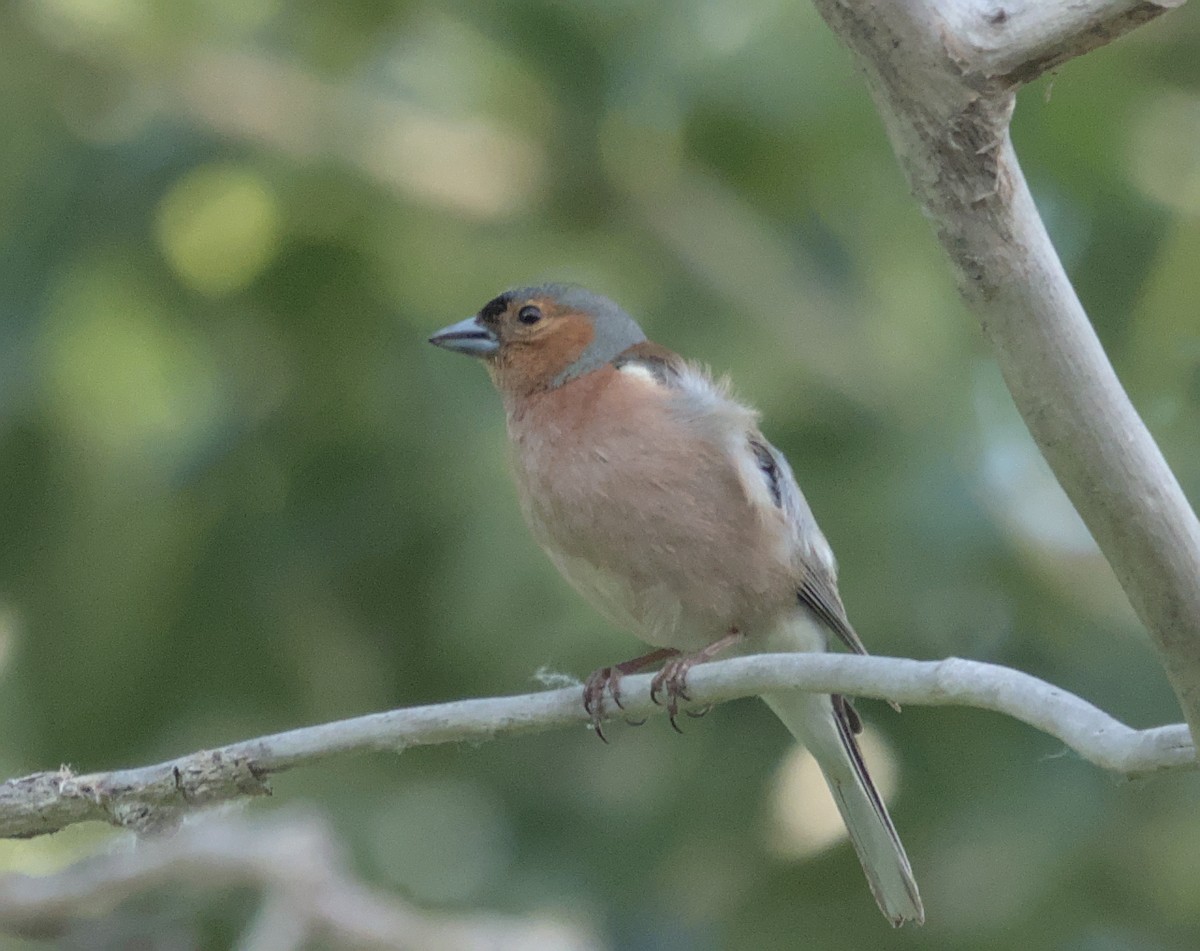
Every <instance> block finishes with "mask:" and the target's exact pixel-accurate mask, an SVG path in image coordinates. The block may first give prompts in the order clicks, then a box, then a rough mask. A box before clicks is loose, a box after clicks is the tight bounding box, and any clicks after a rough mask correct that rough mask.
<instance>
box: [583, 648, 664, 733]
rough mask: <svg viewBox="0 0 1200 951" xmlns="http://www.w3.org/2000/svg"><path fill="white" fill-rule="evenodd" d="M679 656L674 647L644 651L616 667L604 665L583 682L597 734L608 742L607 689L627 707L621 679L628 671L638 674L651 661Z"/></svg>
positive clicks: (586, 705)
mask: <svg viewBox="0 0 1200 951" xmlns="http://www.w3.org/2000/svg"><path fill="white" fill-rule="evenodd" d="M678 655H679V651H677V650H675V649H674V648H673V647H663V648H660V649H659V650H656V651H651V652H650V653H649V654H643V655H642V656H641V657H635V658H633V659H632V660H627V661H625V663H623V664H614V665H613V666H612V667H601V668H600V669H599V670H594V671H592V673H591V674H589V675H588V679H587V680H585V681H584V683H583V709H584V710H585V711H587V714H588V716H590V717H591V718H592V729H593V730H594V731H595V733H596V736H598V737H600V739H602V740H603V741H604V742H605V743H607V742H608V737H606V736H605V735H604V714H605V706H606V704H605V700H604V694H605V692H607V693H608V694H609V695H610V696H611V697H612V699H613V703H615V704H616V705H617V707H618V709H621V710H624V709H625V706H624V705H623V704H622V703H621V678H622V677H623V676H624V675H625V674H632V673H635V672H637V671H639V670H641V669H643V668H644V667H649V666H650V665H651V664H657V663H658V662H659V661H660V660H666V659H668V658H673V657H677V656H678ZM626 722H627V723H629V724H630V725H631V726H641V725H642V724H643V723H645V722H646V721H645V720H628V719H627V720H626Z"/></svg>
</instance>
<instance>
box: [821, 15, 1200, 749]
mask: <svg viewBox="0 0 1200 951" xmlns="http://www.w3.org/2000/svg"><path fill="white" fill-rule="evenodd" d="M815 3H816V6H817V8H818V9H819V10H820V12H821V14H822V16H824V17H825V19H826V21H827V22H828V23H829V25H830V26H831V27H832V28H833V30H834V32H835V33H837V35H838V36H839V37H840V38H841V39H842V41H843V42H845V43H846V44H847V45H848V46H849V47H850V48H851V50H852V51H853V52H854V53H855V54H856V56H857V58H858V62H859V64H860V65H861V66H862V68H863V71H864V73H865V74H866V77H867V84H868V86H869V88H870V91H871V94H872V96H873V97H874V99H875V103H876V106H877V107H878V109H879V112H880V115H881V117H882V119H883V122H884V125H885V127H886V128H887V131H888V135H889V137H890V138H891V141H892V146H893V148H894V149H895V152H896V155H897V158H898V159H899V160H900V164H901V166H902V167H903V169H904V171H905V174H906V175H907V176H908V179H909V182H910V184H911V186H912V189H913V192H914V194H915V195H916V197H917V199H918V200H919V201H920V202H921V204H922V206H923V208H924V210H925V213H926V216H927V217H928V218H929V219H930V220H931V221H932V222H933V224H934V227H935V229H936V230H937V235H938V239H939V240H940V241H941V243H942V245H943V247H944V248H945V249H946V251H947V253H948V254H949V255H950V259H951V262H952V263H953V264H954V267H955V269H956V271H957V276H958V279H959V285H960V288H961V290H962V293H963V296H964V297H965V298H966V301H967V303H968V304H969V306H970V307H971V309H972V310H973V311H974V312H975V315H976V316H977V317H978V318H979V321H980V323H981V324H982V327H983V331H984V334H985V335H986V336H987V337H988V339H989V340H990V341H991V343H992V346H993V347H994V349H995V352H996V359H997V361H998V363H999V365H1000V369H1001V371H1002V372H1003V374H1004V378H1005V381H1006V382H1007V384H1008V388H1009V391H1010V392H1011V393H1012V396H1013V400H1014V402H1015V403H1016V406H1017V409H1018V410H1019V411H1020V413H1021V415H1022V417H1024V419H1025V424H1026V425H1027V426H1028V427H1029V431H1030V433H1031V434H1032V435H1033V438H1034V440H1035V441H1036V442H1037V444H1038V446H1039V448H1040V449H1041V451H1042V454H1043V455H1044V456H1045V457H1046V460H1047V461H1048V462H1049V464H1050V467H1051V468H1052V469H1053V470H1054V473H1055V475H1056V476H1057V477H1058V481H1059V482H1060V483H1061V484H1062V486H1063V488H1064V489H1065V490H1066V492H1067V495H1068V496H1069V497H1070V499H1071V501H1072V503H1073V504H1074V505H1075V507H1076V509H1078V511H1079V514H1080V515H1081V516H1082V517H1083V520H1084V522H1085V523H1086V524H1087V526H1088V528H1089V529H1090V531H1091V533H1092V535H1093V537H1094V538H1095V539H1096V542H1097V544H1098V545H1099V546H1100V549H1101V551H1103V552H1104V555H1105V557H1106V558H1107V559H1108V561H1109V563H1110V564H1111V565H1112V567H1113V570H1114V572H1115V573H1116V576H1117V579H1118V580H1119V581H1120V583H1121V586H1122V588H1123V589H1124V590H1125V593H1126V595H1127V596H1128V598H1129V600H1130V603H1131V604H1132V605H1133V608H1134V610H1135V611H1136V612H1137V614H1138V616H1139V617H1140V618H1141V619H1142V621H1143V622H1144V623H1145V625H1146V627H1147V628H1148V629H1149V631H1150V633H1151V635H1152V637H1153V639H1154V643H1155V645H1156V647H1157V649H1158V651H1159V654H1160V657H1161V660H1162V662H1163V665H1164V667H1165V668H1166V671H1167V676H1168V678H1169V679H1170V681H1171V685H1172V686H1173V687H1174V689H1175V693H1176V694H1177V696H1178V697H1179V701H1180V704H1181V706H1182V708H1183V712H1184V716H1185V717H1186V718H1187V721H1188V724H1189V725H1190V727H1191V731H1192V736H1193V738H1195V737H1196V736H1200V583H1198V581H1197V579H1200V522H1198V521H1197V519H1196V515H1195V513H1194V512H1193V511H1192V509H1191V507H1190V506H1189V504H1188V501H1187V499H1186V497H1185V496H1184V494H1183V491H1182V490H1181V489H1180V487H1179V483H1178V482H1177V481H1176V480H1175V477H1174V475H1173V474H1172V473H1171V470H1170V468H1169V467H1168V466H1167V464H1166V461H1165V460H1164V459H1163V457H1162V454H1161V452H1159V449H1158V446H1157V445H1156V444H1155V442H1154V440H1153V438H1152V437H1151V436H1150V433H1149V432H1148V431H1147V429H1146V427H1145V425H1144V424H1143V423H1142V421H1141V419H1140V418H1139V417H1138V415H1137V411H1136V410H1135V409H1134V408H1133V406H1132V404H1131V403H1130V402H1129V398H1128V397H1127V396H1126V394H1125V391H1124V390H1123V389H1122V388H1121V384H1120V382H1119V381H1118V379H1117V376H1116V374H1115V373H1114V372H1113V369H1112V366H1111V364H1110V363H1109V362H1108V358H1107V356H1106V355H1105V353H1104V350H1103V348H1102V347H1101V346H1100V342H1099V340H1097V338H1096V334H1095V332H1094V331H1093V329H1092V326H1091V324H1090V323H1089V322H1088V319H1087V314H1086V313H1085V312H1084V310H1083V307H1082V305H1081V304H1080V302H1079V299H1078V298H1077V297H1076V295H1075V291H1074V289H1073V288H1072V287H1071V283H1070V281H1069V279H1068V278H1067V275H1066V272H1065V271H1064V270H1063V267H1062V264H1061V263H1060V261H1059V259H1058V255H1057V254H1056V253H1055V250H1054V247H1053V245H1052V244H1051V242H1050V238H1049V236H1048V235H1047V234H1046V229H1045V227H1044V226H1043V224H1042V220H1041V217H1040V216H1039V215H1038V212H1037V209H1036V207H1035V206H1034V203H1033V198H1032V196H1031V195H1030V193H1029V189H1028V187H1027V185H1026V183H1025V178H1024V176H1023V175H1022V173H1021V168H1020V166H1019V164H1018V163H1017V157H1016V154H1015V153H1014V151H1013V148H1012V143H1011V141H1010V140H1009V135H1008V123H1009V118H1010V116H1011V114H1012V109H1013V104H1014V85H1015V84H1016V83H1019V82H1021V81H1023V80H1026V79H1029V78H1032V77H1033V76H1036V75H1037V74H1038V73H1040V72H1041V71H1042V70H1044V69H1046V68H1047V66H1048V65H1054V64H1057V63H1061V62H1063V61H1065V60H1066V59H1069V58H1070V57H1072V56H1075V55H1078V54H1079V53H1082V52H1085V51H1087V50H1089V49H1092V48H1093V47H1095V46H1097V45H1099V44H1100V43H1103V42H1107V41H1108V40H1109V39H1112V38H1113V37H1114V36H1116V35H1118V34H1119V33H1121V32H1122V31H1124V30H1128V29H1130V28H1132V27H1133V26H1136V25H1137V24H1138V23H1140V22H1143V21H1144V20H1146V19H1148V18H1150V17H1151V16H1154V15H1157V14H1158V13H1160V12H1162V11H1163V10H1164V9H1166V8H1167V7H1169V6H1171V5H1173V4H1172V3H1171V2H1160V3H1149V2H1116V0H1079V2H1073V3H1069V4H1055V3H1039V2H1036V0H910V2H904V3H897V2H895V0H815ZM989 31H990V32H989Z"/></svg>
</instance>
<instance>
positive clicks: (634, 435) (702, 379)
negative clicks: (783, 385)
mask: <svg viewBox="0 0 1200 951" xmlns="http://www.w3.org/2000/svg"><path fill="white" fill-rule="evenodd" d="M430 342H431V343H434V344H436V345H437V346H439V347H444V348H446V349H447V350H453V351H456V352H458V353H463V354H467V355H469V356H474V357H478V358H480V359H481V360H482V361H483V362H484V365H485V366H486V367H487V370H488V373H489V375H490V376H491V378H492V382H493V383H494V384H495V386H496V389H497V390H498V391H499V392H500V396H501V398H502V399H503V401H504V409H505V412H506V415H507V420H508V433H509V437H510V440H511V443H512V448H513V460H514V468H515V473H516V481H517V488H518V494H519V497H520V501H521V508H522V510H523V512H524V515H525V518H526V521H527V522H528V523H529V527H530V528H531V530H532V532H533V535H534V537H535V538H536V539H537V541H538V542H539V544H540V545H541V546H542V548H544V549H545V551H546V553H547V554H548V555H549V556H550V560H551V561H553V562H554V564H555V565H556V566H557V567H558V569H559V571H560V572H562V574H563V575H564V576H565V577H566V578H567V580H568V581H569V582H570V583H571V584H572V585H573V586H574V587H575V588H576V589H578V591H579V592H580V593H581V594H582V595H583V596H584V597H585V598H586V599H587V600H589V601H590V602H591V603H592V604H593V605H594V606H595V607H596V608H597V609H599V611H600V612H601V613H602V614H604V615H605V616H606V617H607V618H609V619H610V620H611V621H612V622H613V623H614V624H616V625H618V626H620V627H622V628H625V629H626V630H628V631H630V632H631V633H633V634H635V635H636V636H637V637H639V638H640V639H641V640H643V641H645V642H646V643H647V644H650V645H651V646H653V647H655V648H656V650H654V651H652V652H651V653H649V654H646V655H644V656H642V657H638V658H635V659H633V660H630V661H626V662H625V663H623V664H617V665H615V666H612V667H603V668H601V669H600V670H597V671H596V672H595V673H593V674H592V675H591V676H590V677H589V678H588V680H587V682H586V684H585V686H584V706H585V707H586V709H587V710H588V712H589V714H590V715H591V716H592V719H593V725H594V726H595V728H596V730H597V732H600V730H601V721H602V719H603V718H604V715H605V693H606V692H607V693H608V694H609V695H611V696H612V698H613V700H614V701H615V702H616V703H617V705H618V706H619V705H620V679H621V675H622V674H628V673H631V672H633V671H635V670H639V669H642V668H644V667H647V666H650V665H651V664H654V663H657V662H660V661H664V662H665V664H664V666H663V668H662V670H661V671H659V673H658V674H657V675H656V676H655V678H654V680H653V681H652V687H653V689H652V695H653V696H654V697H655V699H656V700H658V698H659V697H660V696H661V697H662V698H663V700H664V701H665V702H666V704H667V706H668V708H669V711H670V714H671V721H672V724H674V722H675V715H676V713H677V711H678V708H679V701H680V699H681V698H682V699H685V700H686V699H687V693H686V679H687V672H688V669H689V668H690V667H691V666H693V665H694V664H696V663H698V662H700V661H704V660H708V659H710V658H712V657H715V656H716V655H717V654H719V653H722V652H725V651H741V652H749V651H823V650H826V649H827V647H828V641H829V635H830V634H831V633H832V634H833V635H835V636H836V637H837V638H838V639H839V640H841V641H842V642H843V644H844V645H845V646H846V647H848V648H849V649H850V650H852V651H855V652H856V653H860V654H865V653H866V650H865V649H864V648H863V645H862V641H861V640H859V637H858V635H857V634H856V633H855V631H854V628H853V627H851V625H850V621H849V620H848V619H847V617H846V609H845V608H844V607H843V605H842V599H841V597H840V595H839V594H838V589H837V567H836V563H835V561H834V557H833V552H832V550H831V549H830V547H829V543H828V542H826V540H825V536H824V535H822V534H821V530H820V529H819V528H818V527H817V523H816V520H815V519H814V518H813V514H812V511H811V509H809V507H808V503H807V502H806V501H805V499H804V496H803V494H802V493H801V492H800V488H799V487H798V486H797V484H796V480H795V477H794V476H793V475H792V470H791V468H790V467H789V466H788V463H787V460H786V459H784V457H783V455H782V454H781V453H780V452H779V450H777V449H776V448H775V447H774V446H772V445H771V444H770V443H769V442H768V441H767V440H766V438H765V437H764V436H763V435H762V433H761V432H760V431H759V429H758V421H757V414H756V413H755V411H754V410H752V409H750V408H749V407H747V406H745V405H744V404H742V403H741V402H739V401H737V400H736V399H734V398H733V397H732V396H731V395H730V393H729V389H728V385H727V384H726V383H725V382H724V381H714V380H713V378H712V377H711V376H710V374H709V373H708V371H707V370H705V369H703V368H701V367H699V366H697V365H695V364H692V363H688V362H685V361H684V360H683V359H682V358H681V357H679V356H678V355H677V354H675V353H672V352H671V351H670V350H667V349H666V348H664V347H661V346H659V345H658V344H656V343H651V342H650V341H648V340H647V339H646V335H645V334H644V333H642V330H641V328H640V327H639V326H638V325H637V323H636V322H635V321H634V320H633V318H632V317H630V316H629V315H628V314H626V313H625V311H623V310H622V309H621V308H620V307H618V306H617V305H616V304H615V303H613V302H612V301H610V300H608V299H607V298H605V297H601V296H600V295H598V294H593V293H591V292H589V291H587V290H584V289H583V288H580V287H576V286H572V285H562V284H547V285H544V286H540V287H523V288H518V289H516V290H511V291H507V292H506V293H504V294H501V295H500V296H499V297H496V298H495V299H493V300H491V301H489V302H488V303H487V304H485V305H484V306H483V308H482V309H481V310H480V311H479V313H478V314H476V315H475V316H473V317H469V318H467V319H466V320H464V321H461V322H460V323H457V324H454V325H452V326H450V327H446V328H445V329H444V330H441V331H439V332H438V333H436V334H434V336H433V337H431V338H430ZM763 699H764V700H765V701H766V702H767V704H768V705H769V706H770V708H771V709H772V710H773V711H774V712H775V714H776V715H777V716H778V717H779V718H780V719H781V720H782V721H783V723H784V725H785V726H786V727H787V728H788V730H789V731H790V732H791V733H792V734H793V736H795V737H796V739H797V740H799V741H800V742H801V743H803V744H804V745H805V746H807V747H808V749H809V750H810V751H811V752H812V754H813V756H814V758H815V759H816V761H817V763H818V764H820V767H821V770H822V772H823V773H824V775H825V780H826V782H827V784H828V785H829V790H830V792H831V793H832V794H833V797H834V799H835V800H836V802H837V806H838V809H839V810H840V811H841V814H842V818H843V819H844V820H845V823H846V827H847V829H848V830H849V833H850V840H851V842H852V843H853V844H854V848H855V851H856V852H857V853H858V857H859V860H860V861H861V862H862V866H863V869H864V871H865V872H866V876H867V881H868V882H869V883H870V886H871V892H872V893H873V894H874V896H875V900H876V902H877V903H878V904H879V907H880V909H881V910H882V911H883V913H884V915H885V916H886V917H887V918H888V920H890V921H891V923H892V924H893V925H900V924H903V923H904V922H905V921H915V922H917V923H921V922H923V921H924V919H925V912H924V909H923V908H922V905H921V897H920V895H919V893H918V891H917V885H916V882H915V881H914V880H913V875H912V869H911V867H910V866H909V862H908V857H907V855H906V854H905V852H904V847H903V845H901V843H900V839H899V837H898V836H897V834H896V829H895V827H894V826H893V825H892V820H891V818H890V817H889V816H888V812H887V809H886V808H885V807H884V804H883V799H882V797H881V796H880V795H879V793H878V792H877V791H876V789H875V786H874V784H873V783H872V782H871V777H870V776H869V775H868V773H867V766H866V763H865V762H864V760H863V757H862V754H861V752H860V751H859V748H858V743H857V742H856V741H855V734H856V733H858V732H860V731H861V729H862V724H861V721H860V720H859V719H858V715H857V714H856V713H855V711H854V708H853V707H852V706H851V705H850V703H849V701H848V700H847V699H845V698H843V697H841V696H838V695H834V696H828V695H823V694H813V693H806V692H802V691H785V692H780V693H772V694H767V695H765V696H764V697H763ZM601 736H603V733H601Z"/></svg>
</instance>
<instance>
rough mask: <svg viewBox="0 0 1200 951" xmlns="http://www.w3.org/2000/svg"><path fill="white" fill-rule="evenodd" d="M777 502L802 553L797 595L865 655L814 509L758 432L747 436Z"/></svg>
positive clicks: (798, 549)
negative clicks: (801, 573)
mask: <svg viewBox="0 0 1200 951" xmlns="http://www.w3.org/2000/svg"><path fill="white" fill-rule="evenodd" d="M746 443H747V446H748V447H749V451H750V452H751V453H752V454H753V456H754V459H755V461H756V462H757V464H758V469H759V471H760V472H761V473H762V478H763V481H764V483H765V484H766V486H767V490H768V492H769V493H770V495H771V499H772V501H773V502H774V503H775V505H776V506H777V507H778V508H780V509H782V510H783V513H784V515H785V516H786V517H787V521H788V525H789V526H790V527H791V531H792V539H793V543H794V544H795V546H796V550H797V552H798V554H799V556H800V557H799V561H800V564H801V567H802V570H803V577H802V578H801V579H800V581H799V583H798V584H797V586H796V597H797V598H798V599H799V601H800V603H801V604H803V605H804V606H805V607H806V608H808V609H809V610H810V611H812V613H813V614H815V615H816V616H817V617H818V618H819V619H820V620H821V621H822V622H823V623H824V624H825V626H826V627H828V628H829V629H830V630H831V631H833V632H834V633H835V634H836V635H837V636H838V637H839V638H841V640H842V642H843V643H844V644H845V645H846V646H847V647H848V648H850V650H852V651H854V653H856V654H865V653H866V652H867V649H866V648H865V647H864V646H863V642H862V640H861V638H859V636H858V634H857V633H856V632H855V630H854V628H853V627H852V626H851V625H850V620H849V618H847V617H846V608H845V606H844V605H843V604H842V598H841V595H839V594H838V589H837V562H836V561H834V558H833V551H832V550H831V549H830V547H829V543H828V542H827V541H825V536H824V535H822V534H821V530H820V528H818V527H817V520H816V519H815V518H814V517H813V514H812V509H810V508H809V507H808V502H807V500H806V499H805V498H804V493H802V492H801V491H800V486H799V485H797V484H796V477H795V476H794V475H792V470H791V467H790V466H789V465H788V463H787V460H786V459H785V458H784V457H783V454H782V453H781V452H780V451H779V450H778V449H776V448H775V447H774V446H772V445H771V444H770V443H769V442H767V440H766V438H765V437H763V435H762V434H761V433H759V432H757V431H755V432H753V433H750V434H748V435H747V437H746Z"/></svg>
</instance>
